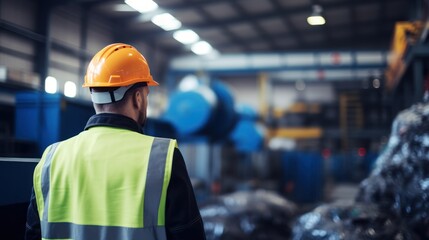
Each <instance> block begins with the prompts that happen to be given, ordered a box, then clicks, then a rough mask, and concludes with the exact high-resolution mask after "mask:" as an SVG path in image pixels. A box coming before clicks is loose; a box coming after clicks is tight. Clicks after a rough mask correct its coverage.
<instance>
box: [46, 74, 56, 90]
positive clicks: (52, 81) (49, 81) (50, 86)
mask: <svg viewBox="0 0 429 240" xmlns="http://www.w3.org/2000/svg"><path fill="white" fill-rule="evenodd" d="M57 89H58V82H57V79H56V78H54V77H51V76H48V77H46V79H45V92H47V93H50V94H54V93H56V92H57Z"/></svg>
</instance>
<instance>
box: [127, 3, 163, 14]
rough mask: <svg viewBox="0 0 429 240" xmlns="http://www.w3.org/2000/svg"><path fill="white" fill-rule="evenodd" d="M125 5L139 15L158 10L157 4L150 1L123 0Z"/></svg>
mask: <svg viewBox="0 0 429 240" xmlns="http://www.w3.org/2000/svg"><path fill="white" fill-rule="evenodd" d="M125 3H126V4H128V5H129V6H130V7H132V8H134V9H135V10H137V11H139V12H141V13H147V12H151V11H153V10H155V9H157V8H158V4H156V2H154V1H152V0H125Z"/></svg>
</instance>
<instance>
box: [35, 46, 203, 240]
mask: <svg viewBox="0 0 429 240" xmlns="http://www.w3.org/2000/svg"><path fill="white" fill-rule="evenodd" d="M148 86H158V83H157V82H156V81H154V80H153V79H152V76H151V75H150V70H149V66H148V64H147V62H146V59H145V58H144V57H143V56H142V55H141V54H140V53H139V52H138V51H137V50H136V49H135V48H134V47H133V46H130V45H127V44H122V43H119V44H112V45H109V46H107V47H105V48H103V49H102V50H101V51H100V52H98V53H97V54H96V55H95V56H94V57H93V59H92V60H91V62H90V63H89V66H88V70H87V73H86V76H85V83H84V85H83V87H89V89H90V91H91V99H92V102H93V103H94V109H95V112H96V115H94V116H92V117H91V118H90V119H89V120H88V123H87V125H86V127H85V131H83V132H81V133H80V134H78V135H77V136H75V137H72V138H70V139H67V140H65V141H62V142H58V143H54V144H52V145H51V146H49V147H48V148H47V149H46V150H45V152H44V153H43V156H42V158H41V160H40V162H39V164H38V165H37V166H36V168H35V170H34V177H33V180H34V182H33V183H34V192H33V194H32V198H31V203H30V206H29V209H28V217H27V226H26V227H27V229H26V239H40V238H43V239H75V240H87V239H89V240H95V239H103V240H105V239H114V240H117V239H122V240H131V239H132V240H135V239H142V240H146V239H157V240H163V239H183V240H194V239H195V240H199V239H205V234H204V228H203V223H202V220H201V216H200V213H199V210H198V207H197V204H196V200H195V196H194V193H193V189H192V185H191V183H190V180H189V176H188V173H187V171H186V166H185V163H184V160H183V157H182V155H181V153H180V151H179V149H178V148H177V143H176V140H173V139H165V138H156V137H152V136H148V135H144V134H143V133H142V132H141V129H142V128H141V126H142V125H143V124H144V123H145V120H146V108H147V96H148V94H149V88H148Z"/></svg>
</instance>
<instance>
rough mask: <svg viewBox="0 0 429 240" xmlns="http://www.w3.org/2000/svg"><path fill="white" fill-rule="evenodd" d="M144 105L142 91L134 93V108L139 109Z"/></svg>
mask: <svg viewBox="0 0 429 240" xmlns="http://www.w3.org/2000/svg"><path fill="white" fill-rule="evenodd" d="M141 104H142V95H141V93H140V91H134V93H133V107H135V108H139V107H140V105H141Z"/></svg>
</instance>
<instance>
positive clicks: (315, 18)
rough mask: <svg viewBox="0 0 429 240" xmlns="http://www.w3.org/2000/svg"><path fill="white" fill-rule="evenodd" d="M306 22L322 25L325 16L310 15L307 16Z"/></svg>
mask: <svg viewBox="0 0 429 240" xmlns="http://www.w3.org/2000/svg"><path fill="white" fill-rule="evenodd" d="M307 22H308V24H310V25H313V26H318V25H323V24H325V23H326V21H325V18H323V17H322V16H310V17H308V18H307Z"/></svg>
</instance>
